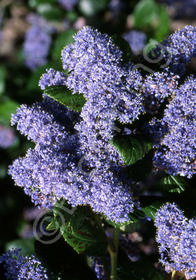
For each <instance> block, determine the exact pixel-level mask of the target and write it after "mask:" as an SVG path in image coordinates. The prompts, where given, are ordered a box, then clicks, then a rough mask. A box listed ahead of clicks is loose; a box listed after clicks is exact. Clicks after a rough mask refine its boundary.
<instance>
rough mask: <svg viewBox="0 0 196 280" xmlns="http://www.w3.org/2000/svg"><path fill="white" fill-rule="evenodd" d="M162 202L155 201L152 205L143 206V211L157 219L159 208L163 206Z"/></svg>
mask: <svg viewBox="0 0 196 280" xmlns="http://www.w3.org/2000/svg"><path fill="white" fill-rule="evenodd" d="M161 205H162V203H159V202H155V203H153V204H152V205H149V206H146V207H142V211H143V212H144V213H145V214H146V216H148V217H150V218H151V219H152V220H155V216H156V213H157V210H158V209H159V208H160V207H161Z"/></svg>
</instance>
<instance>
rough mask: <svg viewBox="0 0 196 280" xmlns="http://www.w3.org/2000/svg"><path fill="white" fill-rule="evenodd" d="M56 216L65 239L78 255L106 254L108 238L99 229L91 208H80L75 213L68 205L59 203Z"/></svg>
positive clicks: (55, 208) (55, 209) (55, 212)
mask: <svg viewBox="0 0 196 280" xmlns="http://www.w3.org/2000/svg"><path fill="white" fill-rule="evenodd" d="M54 216H55V219H56V221H57V224H58V226H59V228H60V231H61V233H62V236H63V238H64V239H65V241H66V242H67V243H68V244H69V245H70V246H71V247H72V248H73V249H74V250H75V251H76V252H77V253H78V254H89V255H103V254H105V252H106V250H107V237H106V235H105V233H104V231H103V230H101V229H100V228H99V227H97V224H96V221H95V220H94V215H93V213H92V211H91V209H90V208H89V207H84V206H78V207H77V209H75V211H74V212H73V211H72V210H71V209H69V208H68V207H67V205H63V206H62V205H61V204H58V203H57V204H56V206H55V207H54Z"/></svg>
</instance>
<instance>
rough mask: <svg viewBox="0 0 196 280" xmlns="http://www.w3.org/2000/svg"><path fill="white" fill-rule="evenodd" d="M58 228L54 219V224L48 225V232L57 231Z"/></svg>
mask: <svg viewBox="0 0 196 280" xmlns="http://www.w3.org/2000/svg"><path fill="white" fill-rule="evenodd" d="M57 227H58V225H57V221H56V219H53V220H52V222H51V223H50V224H49V225H47V227H46V229H47V230H55V229H56V228H57Z"/></svg>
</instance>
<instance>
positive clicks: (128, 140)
mask: <svg viewBox="0 0 196 280" xmlns="http://www.w3.org/2000/svg"><path fill="white" fill-rule="evenodd" d="M111 143H112V145H113V146H114V147H115V148H116V149H117V150H118V152H119V153H120V155H121V156H122V158H123V160H124V163H125V164H126V165H131V164H134V163H135V162H137V161H138V160H141V159H142V158H143V157H144V156H145V155H146V154H147V153H148V152H149V150H150V149H151V148H152V146H153V145H152V143H151V142H149V141H147V140H145V139H138V138H136V137H133V136H130V135H123V136H115V137H114V138H113V139H112V141H111Z"/></svg>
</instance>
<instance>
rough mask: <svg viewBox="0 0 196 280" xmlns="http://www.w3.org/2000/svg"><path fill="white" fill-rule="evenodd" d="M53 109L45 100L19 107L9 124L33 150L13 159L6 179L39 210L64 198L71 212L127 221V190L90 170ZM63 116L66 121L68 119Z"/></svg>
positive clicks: (130, 205)
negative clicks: (87, 210) (80, 209)
mask: <svg viewBox="0 0 196 280" xmlns="http://www.w3.org/2000/svg"><path fill="white" fill-rule="evenodd" d="M55 104H57V103H56V102H52V101H51V104H50V98H46V97H44V102H42V103H41V102H40V103H35V104H33V105H32V106H31V107H27V106H26V105H22V106H21V107H20V108H19V109H18V110H17V112H16V114H15V115H13V116H12V124H17V129H19V130H20V131H21V133H22V134H24V135H26V136H27V137H28V139H31V140H33V141H34V142H35V148H34V149H29V150H28V151H27V154H26V156H25V157H23V158H18V159H16V160H15V161H14V162H13V164H12V166H10V167H9V174H10V175H11V176H12V178H13V179H14V181H15V183H16V185H18V186H21V187H23V188H24V192H25V193H26V194H27V195H29V196H30V197H31V200H32V201H33V202H34V203H35V204H36V205H38V206H41V207H45V208H49V209H51V208H52V207H53V206H54V204H55V202H56V201H57V200H59V199H61V198H64V199H66V200H67V202H68V203H70V204H71V205H72V206H73V207H75V206H77V205H90V206H91V207H92V208H93V210H94V211H95V212H97V213H100V212H101V213H103V214H105V216H106V217H107V218H108V219H111V220H114V221H115V222H125V221H127V220H128V213H129V212H132V211H133V202H132V194H131V193H130V190H129V184H128V183H127V182H125V180H124V179H123V178H122V180H121V178H120V176H118V177H117V176H115V175H114V173H113V172H112V171H108V170H105V172H103V169H96V168H92V166H90V165H89V163H88V161H87V160H86V159H85V158H84V154H83V152H82V151H81V150H80V144H79V141H78V135H77V134H76V133H74V131H72V132H70V131H68V130H67V128H66V127H65V126H63V125H62V124H61V121H60V117H61V116H62V114H60V116H59V115H58V114H57V115H56V113H55V109H54V107H55ZM59 106H60V108H61V105H58V104H57V108H59ZM51 108H52V109H51ZM57 111H58V110H57ZM67 112H68V113H69V111H68V110H67ZM64 113H65V114H64V117H65V118H66V117H70V115H71V114H70V113H69V114H68V115H67V116H66V111H65V110H64ZM57 117H58V118H57ZM67 120H68V121H69V122H71V121H72V120H71V119H70V118H67ZM69 126H70V125H69ZM69 126H68V127H69Z"/></svg>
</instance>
